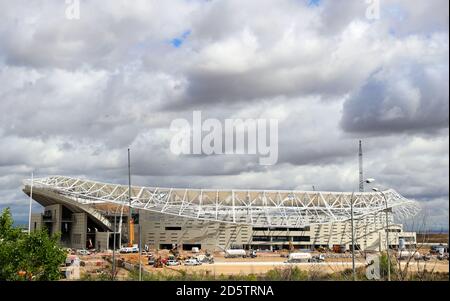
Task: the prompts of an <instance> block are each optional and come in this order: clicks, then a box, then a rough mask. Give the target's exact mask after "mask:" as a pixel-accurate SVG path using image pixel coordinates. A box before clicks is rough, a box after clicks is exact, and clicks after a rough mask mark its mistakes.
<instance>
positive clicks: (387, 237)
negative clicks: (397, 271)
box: [372, 188, 391, 281]
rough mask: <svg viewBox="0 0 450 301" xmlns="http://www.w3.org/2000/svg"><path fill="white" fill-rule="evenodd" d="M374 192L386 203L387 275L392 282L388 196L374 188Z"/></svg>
mask: <svg viewBox="0 0 450 301" xmlns="http://www.w3.org/2000/svg"><path fill="white" fill-rule="evenodd" d="M372 190H373V191H376V192H379V193H381V195H382V196H383V199H384V203H385V206H386V207H385V213H386V254H387V262H388V270H387V274H388V281H391V256H390V253H389V207H388V201H387V198H386V195H385V194H384V193H383V191H381V190H379V189H377V188H372Z"/></svg>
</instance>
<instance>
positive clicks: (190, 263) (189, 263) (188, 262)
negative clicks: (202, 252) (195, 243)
mask: <svg viewBox="0 0 450 301" xmlns="http://www.w3.org/2000/svg"><path fill="white" fill-rule="evenodd" d="M201 264H202V263H201V262H200V261H198V260H197V259H195V258H190V259H187V260H185V261H184V265H186V266H196V265H201Z"/></svg>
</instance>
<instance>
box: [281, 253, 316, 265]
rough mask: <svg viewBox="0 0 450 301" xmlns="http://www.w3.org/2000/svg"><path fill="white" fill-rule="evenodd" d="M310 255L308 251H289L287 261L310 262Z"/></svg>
mask: <svg viewBox="0 0 450 301" xmlns="http://www.w3.org/2000/svg"><path fill="white" fill-rule="evenodd" d="M311 260H312V256H311V254H310V253H291V254H289V257H288V260H287V262H289V263H292V262H310V261H311Z"/></svg>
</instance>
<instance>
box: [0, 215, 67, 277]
mask: <svg viewBox="0 0 450 301" xmlns="http://www.w3.org/2000/svg"><path fill="white" fill-rule="evenodd" d="M58 241H59V236H58V235H52V236H49V235H48V233H47V231H46V230H45V229H43V230H39V231H34V232H32V233H31V234H28V233H24V232H22V231H21V230H20V229H17V228H14V227H13V219H12V216H11V212H10V210H9V208H7V209H5V210H3V212H2V214H1V216H0V280H38V281H39V280H41V281H45V280H57V279H59V277H60V272H59V267H60V265H61V264H63V263H64V261H65V259H66V252H65V251H64V249H62V248H61V247H60V246H59V245H58Z"/></svg>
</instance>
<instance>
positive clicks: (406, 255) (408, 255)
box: [397, 250, 422, 260]
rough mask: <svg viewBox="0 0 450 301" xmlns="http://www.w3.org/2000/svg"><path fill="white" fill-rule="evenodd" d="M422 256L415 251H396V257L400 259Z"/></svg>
mask: <svg viewBox="0 0 450 301" xmlns="http://www.w3.org/2000/svg"><path fill="white" fill-rule="evenodd" d="M421 257H422V256H421V255H420V253H419V252H417V251H406V250H401V251H398V252H397V259H399V260H402V259H410V258H414V259H420V258H421Z"/></svg>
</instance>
